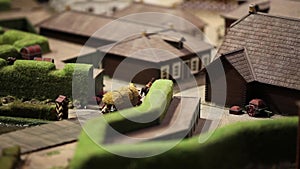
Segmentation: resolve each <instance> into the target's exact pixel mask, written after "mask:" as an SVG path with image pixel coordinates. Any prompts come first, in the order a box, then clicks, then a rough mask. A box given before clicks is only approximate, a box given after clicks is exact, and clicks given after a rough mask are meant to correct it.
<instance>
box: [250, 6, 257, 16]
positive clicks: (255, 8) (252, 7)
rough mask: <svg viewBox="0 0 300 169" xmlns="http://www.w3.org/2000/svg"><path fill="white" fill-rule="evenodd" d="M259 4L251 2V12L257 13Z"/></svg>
mask: <svg viewBox="0 0 300 169" xmlns="http://www.w3.org/2000/svg"><path fill="white" fill-rule="evenodd" d="M257 8H258V6H257V5H256V4H250V5H249V14H255V13H257Z"/></svg>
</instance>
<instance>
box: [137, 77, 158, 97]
mask: <svg viewBox="0 0 300 169" xmlns="http://www.w3.org/2000/svg"><path fill="white" fill-rule="evenodd" d="M154 81H155V78H154V77H153V78H152V79H151V80H150V81H149V82H148V83H147V84H146V85H145V87H143V88H142V90H141V93H140V95H141V96H143V94H144V96H146V95H147V94H148V92H149V90H150V87H151V86H152V83H153V82H154Z"/></svg>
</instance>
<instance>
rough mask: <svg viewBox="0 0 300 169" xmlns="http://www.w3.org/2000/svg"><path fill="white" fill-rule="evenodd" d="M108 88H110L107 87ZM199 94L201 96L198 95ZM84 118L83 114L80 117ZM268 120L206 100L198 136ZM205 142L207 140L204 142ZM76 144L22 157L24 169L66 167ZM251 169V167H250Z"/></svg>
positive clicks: (197, 91) (188, 92) (185, 93)
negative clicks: (241, 122)
mask: <svg viewBox="0 0 300 169" xmlns="http://www.w3.org/2000/svg"><path fill="white" fill-rule="evenodd" d="M118 82H119V84H126V82H121V81H118ZM105 84H112V82H111V81H110V79H109V78H108V77H106V78H105ZM112 86H114V87H113V88H117V87H118V86H119V85H116V86H115V85H113V84H112ZM107 87H108V86H107ZM204 88H205V87H204V86H200V87H198V88H191V89H187V90H184V91H182V92H181V93H177V94H176V95H177V96H198V97H199V96H200V97H201V98H204ZM198 94H199V95H198ZM75 112H76V111H75V110H71V111H70V114H69V117H70V118H72V119H73V120H74V119H75V118H77V117H78V114H76V113H75ZM79 117H80V118H82V117H83V116H82V114H81V115H79ZM280 117H281V116H279V115H275V116H273V117H271V118H270V120H272V119H274V118H280ZM262 119H266V118H253V117H249V116H248V115H247V114H244V115H232V114H229V113H228V109H227V108H221V107H218V106H215V105H212V104H209V103H206V102H205V101H204V100H202V101H201V122H200V123H199V124H200V125H201V126H200V127H199V129H197V130H198V131H197V134H200V133H203V132H207V131H213V130H215V129H216V128H218V127H222V126H225V125H228V124H231V123H235V122H239V121H249V120H262ZM203 141H205V140H203ZM75 147H76V143H70V144H65V145H62V146H57V147H54V148H49V149H46V150H42V151H39V152H34V153H30V154H26V155H23V156H22V159H23V160H24V161H25V162H24V165H23V168H22V169H40V168H45V169H51V168H52V169H54V168H55V167H60V168H62V167H65V166H66V165H67V164H68V162H69V160H70V159H72V157H73V154H74V150H75ZM250 168H251V167H250Z"/></svg>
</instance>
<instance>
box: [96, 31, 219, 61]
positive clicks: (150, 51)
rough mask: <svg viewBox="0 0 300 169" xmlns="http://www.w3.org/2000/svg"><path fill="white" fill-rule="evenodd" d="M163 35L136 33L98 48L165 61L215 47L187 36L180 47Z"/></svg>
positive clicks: (117, 53)
mask: <svg viewBox="0 0 300 169" xmlns="http://www.w3.org/2000/svg"><path fill="white" fill-rule="evenodd" d="M163 36H166V35H163V34H159V33H154V34H149V35H147V36H143V35H134V36H131V37H129V38H127V39H125V40H123V41H120V42H117V43H114V44H110V45H106V46H102V47H99V48H98V50H99V51H101V52H106V53H110V54H115V55H119V56H124V57H129V58H135V59H140V60H145V61H150V62H164V61H167V60H171V59H174V58H178V57H183V56H187V55H190V54H193V53H197V52H201V51H205V50H211V49H212V48H213V47H212V46H211V45H209V44H207V43H205V42H203V41H201V40H198V41H197V42H195V43H194V42H193V41H192V40H189V39H190V38H186V37H187V36H185V37H184V38H185V39H187V40H186V41H185V42H184V45H183V48H182V49H178V48H175V47H174V46H172V45H170V44H169V43H167V42H166V41H164V39H163ZM191 41H192V42H193V43H191Z"/></svg>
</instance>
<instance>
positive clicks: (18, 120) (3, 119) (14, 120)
mask: <svg viewBox="0 0 300 169" xmlns="http://www.w3.org/2000/svg"><path fill="white" fill-rule="evenodd" d="M49 122H50V121H48V120H40V119H31V118H23V117H7V116H0V123H4V124H14V125H26V126H36V125H41V124H47V123H49Z"/></svg>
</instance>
